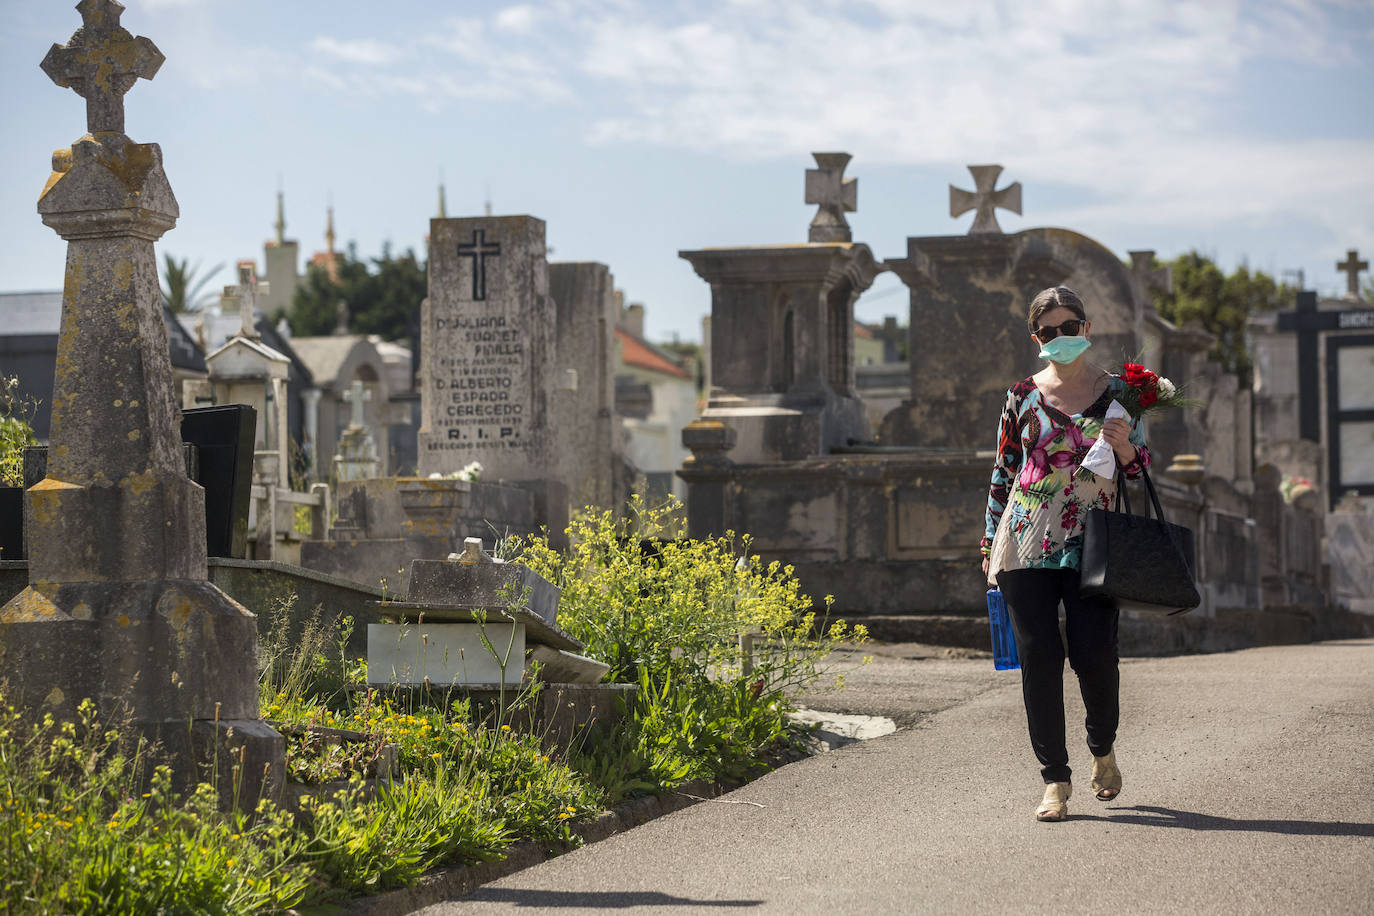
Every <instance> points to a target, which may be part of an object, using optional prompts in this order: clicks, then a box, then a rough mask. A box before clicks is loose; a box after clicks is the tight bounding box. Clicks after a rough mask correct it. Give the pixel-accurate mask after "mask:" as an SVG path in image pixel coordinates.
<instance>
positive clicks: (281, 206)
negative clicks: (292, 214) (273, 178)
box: [272, 190, 286, 245]
mask: <svg viewBox="0 0 1374 916" xmlns="http://www.w3.org/2000/svg"><path fill="white" fill-rule="evenodd" d="M272 225H274V226H276V228H277V244H278V245H280V244H282V243H283V242H285V241H286V195H285V194H283V193H282V192H281V191H280V190H278V191H277V221H276V222H275V223H273V224H272Z"/></svg>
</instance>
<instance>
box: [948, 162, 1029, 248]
mask: <svg viewBox="0 0 1374 916" xmlns="http://www.w3.org/2000/svg"><path fill="white" fill-rule="evenodd" d="M968 170H969V171H970V172H971V173H972V174H973V186H974V188H975V189H976V190H973V191H965V190H962V189H961V188H956V187H955V186H954V185H950V186H949V215H950V216H953V217H957V216H962V215H963V214H965V213H967V212H968V211H970V210H977V211H978V212H977V214H976V215H975V216H974V218H973V225H972V226H970V227H969V230H968V234H969V235H993V234H1001V232H1002V227H1001V226H999V225H997V210H998V208H1001V209H1003V210H1010V211H1011V212H1012V213H1015V214H1017V215H1018V216H1019V215H1020V214H1021V182H1019V181H1016V182H1012V183H1011V184H1009V185H1007V186H1006V187H1005V188H1003V189H1002V190H1000V191H995V190H993V188H995V187H996V185H997V176H998V175H1001V174H1002V167H1001V166H1000V165H971V166H969V167H968Z"/></svg>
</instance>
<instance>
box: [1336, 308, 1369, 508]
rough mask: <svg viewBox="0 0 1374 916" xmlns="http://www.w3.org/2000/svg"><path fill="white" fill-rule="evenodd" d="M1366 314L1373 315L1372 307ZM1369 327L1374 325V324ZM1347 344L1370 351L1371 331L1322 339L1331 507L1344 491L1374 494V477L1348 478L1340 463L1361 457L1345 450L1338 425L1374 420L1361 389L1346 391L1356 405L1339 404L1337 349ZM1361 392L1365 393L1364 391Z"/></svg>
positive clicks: (1366, 494)
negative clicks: (1324, 348) (1324, 356)
mask: <svg viewBox="0 0 1374 916" xmlns="http://www.w3.org/2000/svg"><path fill="white" fill-rule="evenodd" d="M1368 314H1371V315H1374V310H1371V311H1370V312H1369V313H1368ZM1370 327H1374V324H1371V325H1370ZM1347 347H1351V348H1353V347H1359V348H1361V349H1364V350H1366V351H1374V334H1344V335H1339V336H1336V337H1328V338H1327V339H1326V429H1327V443H1326V452H1327V467H1328V472H1329V473H1330V475H1331V478H1330V484H1329V485H1328V486H1327V490H1328V491H1329V492H1330V494H1331V507H1332V508H1335V506H1336V503H1338V502H1340V498H1341V496H1342V495H1344V494H1345V493H1349V492H1354V493H1358V494H1360V495H1361V496H1374V479H1369V480H1359V479H1350V475H1349V474H1348V473H1347V471H1348V468H1347V467H1345V466H1344V465H1346V464H1348V463H1350V462H1352V460H1354V459H1356V458H1358V457H1362V456H1358V455H1353V454H1347V453H1346V452H1345V446H1346V442H1345V437H1344V436H1343V435H1342V426H1343V425H1344V424H1347V423H1358V424H1361V425H1365V424H1371V423H1374V408H1371V407H1369V406H1368V404H1369V403H1370V402H1369V401H1368V400H1362V399H1360V397H1359V394H1360V393H1361V392H1350V394H1351V395H1353V396H1354V397H1352V398H1351V400H1352V401H1355V402H1356V404H1357V405H1358V406H1349V407H1345V406H1342V405H1343V404H1344V403H1345V401H1346V399H1345V398H1344V396H1343V394H1342V391H1341V372H1340V364H1341V350H1343V349H1345V348H1347ZM1351 355H1353V354H1351ZM1363 393H1364V394H1368V392H1367V391H1366V392H1363ZM1366 442H1368V444H1367V445H1366V446H1365V448H1367V449H1371V450H1374V442H1369V441H1368V440H1366ZM1366 454H1367V453H1366Z"/></svg>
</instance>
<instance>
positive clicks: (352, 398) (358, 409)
mask: <svg viewBox="0 0 1374 916" xmlns="http://www.w3.org/2000/svg"><path fill="white" fill-rule="evenodd" d="M343 399H344V400H345V401H347V402H348V403H349V404H351V405H352V407H353V416H352V418H351V419H350V420H349V421H348V425H349V426H350V427H353V428H357V429H361V428H362V426H363V405H364V404H366V403H367V402H368V401H370V400H372V392H371V391H370V390H368V389H367V388H366V387H364V386H363V383H362V382H360V381H358V380H356V379H355V380H354V381H353V384H351V385H349V386H348V392H347V393H346V394H345V395H344V396H343Z"/></svg>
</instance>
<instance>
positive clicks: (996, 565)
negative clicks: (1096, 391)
mask: <svg viewBox="0 0 1374 916" xmlns="http://www.w3.org/2000/svg"><path fill="white" fill-rule="evenodd" d="M1125 384H1126V383H1125V382H1124V381H1123V380H1122V379H1121V378H1120V377H1119V376H1115V375H1113V376H1111V378H1110V379H1109V381H1108V384H1107V388H1106V390H1105V391H1103V392H1102V394H1101V396H1100V397H1098V399H1097V400H1096V401H1094V402H1093V403H1092V405H1091V406H1089V407H1088V408H1087V409H1086V410H1084V411H1083V412H1082V413H1081V414H1074V415H1073V416H1069V415H1068V414H1065V413H1064V412H1063V411H1061V410H1059V409H1058V408H1056V407H1052V406H1050V404H1049V403H1048V402H1047V401H1046V400H1045V399H1044V396H1043V395H1042V394H1041V393H1040V389H1039V387H1037V386H1036V384H1035V380H1034V379H1031V378H1028V379H1025V380H1023V381H1020V382H1017V383H1016V384H1015V385H1013V386H1012V387H1011V388H1010V389H1009V390H1008V391H1007V403H1006V406H1005V408H1003V410H1002V418H1001V421H1000V422H999V424H998V430H997V463H996V464H995V465H994V466H993V469H992V483H991V486H990V487H989V488H988V510H987V526H986V532H985V536H984V537H983V540H982V545H981V546H982V551H983V554H984V555H985V556H990V557H991V558H992V566H991V568H990V569H989V574H990V575H994V576H995V575H996V574H997V573H998V572H1000V571H1002V570H1006V569H1045V568H1052V569H1058V568H1069V569H1077V568H1078V565H1079V560H1080V558H1081V555H1082V549H1083V519H1084V517H1085V516H1086V515H1087V513H1088V510H1089V509H1093V508H1109V507H1110V506H1111V503H1112V500H1113V499H1114V498H1115V497H1116V481H1117V479H1119V478H1113V479H1112V480H1106V479H1103V478H1100V477H1098V476H1097V475H1096V474H1094V473H1093V472H1091V471H1087V470H1083V469H1081V468H1080V467H1079V464H1080V463H1081V462H1082V461H1083V456H1084V455H1086V454H1087V453H1088V449H1089V448H1091V447H1092V444H1093V443H1094V442H1096V441H1097V437H1098V435H1099V434H1100V433H1101V432H1102V424H1103V422H1104V420H1105V415H1106V412H1107V406H1108V405H1109V404H1111V402H1112V398H1113V397H1114V396H1115V395H1116V394H1117V393H1118V392H1120V391H1121V390H1122V389H1123V388H1124V387H1125ZM1130 442H1131V444H1132V445H1134V446H1135V459H1134V460H1133V461H1131V463H1130V464H1127V465H1125V466H1123V467H1122V468H1121V469H1120V470H1121V471H1122V473H1124V475H1125V476H1126V477H1130V478H1136V477H1139V476H1140V474H1141V471H1142V470H1144V469H1145V468H1147V467H1149V465H1150V451H1149V449H1148V448H1146V447H1145V429H1144V424H1143V423H1142V422H1141V421H1140V420H1133V421H1132V422H1131V434H1130ZM999 528H1000V531H999Z"/></svg>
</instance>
